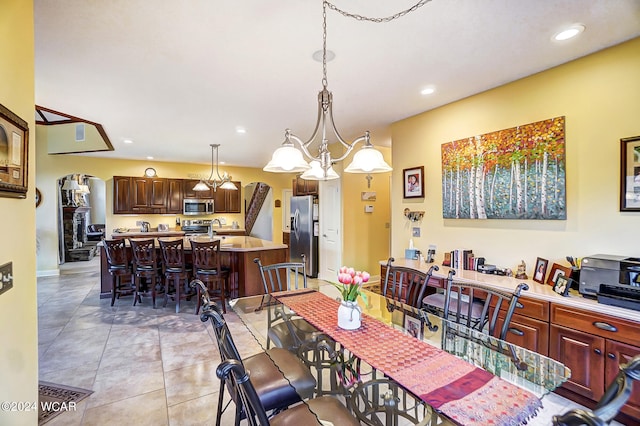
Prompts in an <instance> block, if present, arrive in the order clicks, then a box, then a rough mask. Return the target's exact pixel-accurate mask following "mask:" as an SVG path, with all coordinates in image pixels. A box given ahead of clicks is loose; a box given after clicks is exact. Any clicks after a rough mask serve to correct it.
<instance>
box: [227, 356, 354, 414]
mask: <svg viewBox="0 0 640 426" xmlns="http://www.w3.org/2000/svg"><path fill="white" fill-rule="evenodd" d="M250 371H251V370H249V371H247V369H245V368H244V366H243V365H242V363H241V362H240V361H238V360H236V359H227V360H225V361H223V362H222V363H221V364H220V365H219V366H218V368H217V369H216V375H217V376H218V378H220V380H221V381H227V382H231V383H233V386H234V387H235V389H236V393H237V394H238V395H239V401H240V403H241V404H242V405H243V407H244V410H243V411H244V412H245V413H247V420H248V423H249V425H252V426H253V425H260V426H263V425H271V426H297V425H311V424H318V425H319V424H323V425H336V426H337V425H340V426H359V425H360V422H359V421H358V419H357V418H355V417H354V416H353V415H352V414H351V413H350V412H349V410H347V408H346V407H345V406H344V405H342V404H341V403H340V401H339V400H338V399H337V398H334V397H331V396H321V397H319V398H313V399H309V400H307V401H304V402H303V403H302V404H298V405H296V406H294V407H291V408H288V409H286V410H284V411H281V412H279V413H277V414H275V415H274V416H272V417H269V416H268V415H267V413H266V411H265V408H264V406H263V404H262V403H261V399H260V397H259V393H258V392H257V391H256V389H255V387H254V384H253V380H252V377H251V375H250ZM230 379H232V380H230Z"/></svg>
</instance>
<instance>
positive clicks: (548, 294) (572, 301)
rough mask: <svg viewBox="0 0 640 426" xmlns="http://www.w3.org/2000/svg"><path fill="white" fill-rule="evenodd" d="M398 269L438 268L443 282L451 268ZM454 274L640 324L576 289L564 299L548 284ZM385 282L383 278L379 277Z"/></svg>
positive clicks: (635, 315) (639, 317)
mask: <svg viewBox="0 0 640 426" xmlns="http://www.w3.org/2000/svg"><path fill="white" fill-rule="evenodd" d="M386 264H387V261H386V260H381V261H380V265H386ZM393 264H394V265H397V266H406V267H409V268H413V269H418V270H421V271H424V272H427V271H428V270H429V268H430V267H431V266H432V265H437V266H438V268H440V269H439V270H438V271H434V273H433V276H434V277H436V278H443V279H446V278H447V276H448V274H449V271H450V270H451V269H452V268H449V267H448V266H442V265H440V264H436V263H424V262H420V261H419V260H412V259H404V258H403V259H396V260H395V261H394V262H393ZM455 271H456V274H455V275H454V277H455V280H458V281H469V282H478V283H481V284H488V285H491V286H494V287H499V288H502V289H506V290H509V291H513V290H515V289H516V287H517V286H518V284H520V283H526V284H527V285H528V286H529V290H526V291H523V292H522V293H521V294H522V296H526V297H530V298H533V299H538V300H545V301H548V302H553V303H557V304H562V305H567V306H571V307H574V308H579V309H586V310H589V311H593V312H599V313H602V314H605V315H611V316H614V317H618V318H624V319H628V320H631V321H637V322H640V312H638V311H634V310H633V309H625V308H619V307H617V306H611V305H605V304H603V303H598V301H597V300H595V299H590V298H586V297H583V296H582V295H581V294H580V293H578V292H577V291H575V290H571V291H570V292H569V296H567V297H563V296H561V295H559V294H557V293H556V292H554V291H553V287H552V286H550V285H548V284H540V283H538V282H536V281H533V280H532V279H527V280H521V279H517V278H513V277H506V276H502V275H493V274H483V273H481V272H477V271H468V270H464V269H456V270H455ZM381 280H384V277H381Z"/></svg>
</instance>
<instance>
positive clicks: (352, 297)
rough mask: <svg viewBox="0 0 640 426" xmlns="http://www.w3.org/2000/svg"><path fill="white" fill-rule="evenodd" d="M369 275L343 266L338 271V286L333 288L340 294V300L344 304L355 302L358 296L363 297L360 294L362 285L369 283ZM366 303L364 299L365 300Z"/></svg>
mask: <svg viewBox="0 0 640 426" xmlns="http://www.w3.org/2000/svg"><path fill="white" fill-rule="evenodd" d="M369 278H370V275H369V273H368V272H366V271H362V272H361V271H356V270H355V269H353V268H347V267H346V266H343V267H341V268H340V270H339V271H338V281H339V282H340V284H342V285H340V284H334V286H335V287H336V288H337V289H338V290H340V293H342V300H344V301H345V302H355V301H356V299H357V298H358V296H362V298H363V299H364V298H365V296H364V294H362V293H361V292H360V290H361V289H362V284H364V283H366V282H367V281H369ZM365 301H366V299H365Z"/></svg>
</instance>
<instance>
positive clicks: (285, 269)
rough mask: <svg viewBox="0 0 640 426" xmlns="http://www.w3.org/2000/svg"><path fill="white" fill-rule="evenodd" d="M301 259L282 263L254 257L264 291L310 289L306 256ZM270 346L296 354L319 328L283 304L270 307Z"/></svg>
mask: <svg viewBox="0 0 640 426" xmlns="http://www.w3.org/2000/svg"><path fill="white" fill-rule="evenodd" d="M302 256H303V257H302V262H300V263H297V262H282V263H274V264H271V265H266V266H265V265H263V264H262V262H261V261H260V259H259V258H255V259H253V261H254V262H255V263H256V265H258V270H259V271H260V278H261V279H262V284H263V287H264V293H265V294H271V293H275V292H278V291H289V290H298V289H303V288H307V274H306V268H305V261H304V255H302ZM267 326H268V328H267V348H270V347H271V343H272V342H273V344H274V345H275V346H276V347H279V348H285V349H288V350H290V351H291V352H294V353H296V352H297V351H298V348H300V346H301V345H302V344H303V343H304V342H305V341H307V340H310V339H312V338H313V334H314V333H317V332H318V330H317V329H316V328H315V327H313V326H312V325H311V324H309V323H308V322H307V321H305V320H304V319H302V318H299V317H296V316H295V315H294V314H291V313H289V312H286V311H285V310H284V308H283V307H282V306H276V307H274V309H269V311H268V318H267Z"/></svg>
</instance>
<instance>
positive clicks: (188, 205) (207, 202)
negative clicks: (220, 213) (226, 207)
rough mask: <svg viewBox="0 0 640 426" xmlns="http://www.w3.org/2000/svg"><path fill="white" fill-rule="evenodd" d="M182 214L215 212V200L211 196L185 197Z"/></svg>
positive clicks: (194, 214) (192, 214) (193, 214)
mask: <svg viewBox="0 0 640 426" xmlns="http://www.w3.org/2000/svg"><path fill="white" fill-rule="evenodd" d="M182 214H183V215H185V216H197V215H198V216H203V215H208V214H213V200H212V199H209V198H185V199H184V202H183V208H182Z"/></svg>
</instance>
